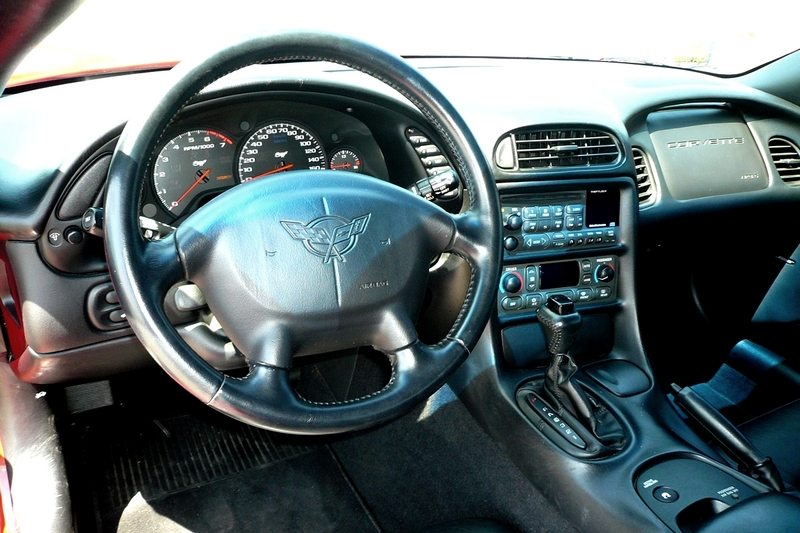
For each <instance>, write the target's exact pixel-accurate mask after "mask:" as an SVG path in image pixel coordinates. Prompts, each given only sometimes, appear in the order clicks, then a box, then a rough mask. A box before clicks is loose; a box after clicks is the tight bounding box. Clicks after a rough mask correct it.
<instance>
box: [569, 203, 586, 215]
mask: <svg viewBox="0 0 800 533" xmlns="http://www.w3.org/2000/svg"><path fill="white" fill-rule="evenodd" d="M565 210H566V212H567V214H568V215H582V214H583V206H582V205H580V204H573V205H568V206H567V207H566V208H565Z"/></svg>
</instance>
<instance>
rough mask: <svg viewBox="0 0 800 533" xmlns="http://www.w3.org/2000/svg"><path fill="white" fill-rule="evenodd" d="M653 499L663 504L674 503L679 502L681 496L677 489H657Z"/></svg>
mask: <svg viewBox="0 0 800 533" xmlns="http://www.w3.org/2000/svg"><path fill="white" fill-rule="evenodd" d="M653 498H655V499H656V500H658V501H660V502H662V503H672V502H676V501H678V499H679V498H680V495H679V494H678V491H677V490H675V489H671V488H669V487H657V488H656V490H654V491H653Z"/></svg>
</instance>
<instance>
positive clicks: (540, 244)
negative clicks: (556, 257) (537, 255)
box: [525, 235, 550, 250]
mask: <svg viewBox="0 0 800 533" xmlns="http://www.w3.org/2000/svg"><path fill="white" fill-rule="evenodd" d="M548 246H550V238H549V237H548V236H547V235H532V236H530V237H525V248H529V249H531V250H543V249H545V248H547V247H548Z"/></svg>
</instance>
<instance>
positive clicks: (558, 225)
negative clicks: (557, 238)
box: [553, 218, 564, 231]
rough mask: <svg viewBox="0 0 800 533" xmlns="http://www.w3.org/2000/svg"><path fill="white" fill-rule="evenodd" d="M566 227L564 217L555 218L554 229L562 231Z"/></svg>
mask: <svg viewBox="0 0 800 533" xmlns="http://www.w3.org/2000/svg"><path fill="white" fill-rule="evenodd" d="M562 229H564V219H563V218H554V219H553V231H561V230H562Z"/></svg>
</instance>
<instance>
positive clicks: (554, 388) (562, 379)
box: [536, 294, 597, 435]
mask: <svg viewBox="0 0 800 533" xmlns="http://www.w3.org/2000/svg"><path fill="white" fill-rule="evenodd" d="M536 316H537V317H538V319H539V322H540V323H541V324H542V328H543V329H544V334H545V337H546V338H547V351H548V353H549V354H550V364H549V365H548V367H547V372H546V374H545V378H544V394H545V396H546V397H547V398H546V399H547V400H549V403H551V407H553V408H554V409H555V410H556V411H558V412H562V410H567V411H569V412H570V414H572V415H573V416H575V417H577V418H578V420H580V421H581V423H583V425H584V426H585V427H586V428H587V429H589V430H590V431H591V432H592V433H593V434H595V435H596V434H597V431H596V430H597V420H596V418H595V416H594V414H593V409H592V406H591V404H590V403H589V399H588V398H587V397H586V395H585V394H584V392H583V390H582V389H581V388H580V385H578V384H576V383H574V382H573V381H572V376H573V375H574V374H575V372H577V370H578V366H577V365H576V364H575V361H574V360H573V359H572V357H571V356H570V355H569V350H570V348H571V347H572V344H573V342H575V338H576V337H577V335H578V331H579V330H580V328H581V323H582V320H581V315H579V314H578V313H577V312H576V311H575V304H574V303H573V302H572V300H570V299H569V298H568V297H566V296H564V295H561V294H557V295H553V296H550V297H549V298H548V299H547V303H546V304H545V305H543V306H541V307H540V308H539V311H538V312H537V313H536Z"/></svg>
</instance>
